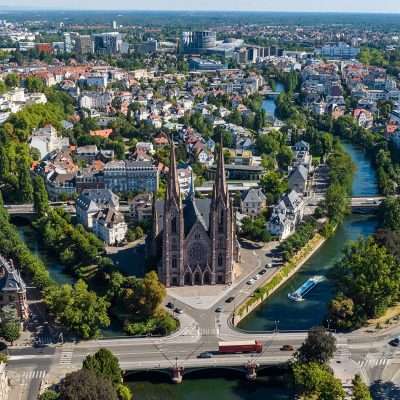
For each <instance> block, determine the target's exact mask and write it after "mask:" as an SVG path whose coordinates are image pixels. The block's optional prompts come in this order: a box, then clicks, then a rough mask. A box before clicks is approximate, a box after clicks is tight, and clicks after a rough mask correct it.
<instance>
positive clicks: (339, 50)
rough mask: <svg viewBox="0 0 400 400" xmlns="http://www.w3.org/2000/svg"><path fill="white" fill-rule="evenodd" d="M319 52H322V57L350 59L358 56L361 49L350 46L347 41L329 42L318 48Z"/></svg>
mask: <svg viewBox="0 0 400 400" xmlns="http://www.w3.org/2000/svg"><path fill="white" fill-rule="evenodd" d="M317 52H318V53H320V55H321V57H326V58H334V59H339V60H350V59H353V58H356V57H357V56H358V54H359V53H360V49H359V48H358V47H352V46H349V45H348V44H347V43H343V42H339V43H336V44H327V45H325V46H323V47H322V48H321V49H318V50H317Z"/></svg>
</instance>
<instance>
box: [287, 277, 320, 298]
mask: <svg viewBox="0 0 400 400" xmlns="http://www.w3.org/2000/svg"><path fill="white" fill-rule="evenodd" d="M324 279H325V278H324V277H323V276H321V275H315V276H313V277H312V278H310V279H308V280H307V281H305V282H304V283H303V284H302V285H301V286H300V287H299V288H298V289H297V290H296V291H294V292H292V293H289V294H288V298H289V299H290V300H293V301H303V300H304V296H306V295H307V294H308V293H310V292H311V290H313V289H314V288H315V286H317V285H318V283H320V282H322V281H323V280H324Z"/></svg>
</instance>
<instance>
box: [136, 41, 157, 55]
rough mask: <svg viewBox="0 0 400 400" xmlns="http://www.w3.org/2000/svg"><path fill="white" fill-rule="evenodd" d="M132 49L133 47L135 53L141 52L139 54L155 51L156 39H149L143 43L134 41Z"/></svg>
mask: <svg viewBox="0 0 400 400" xmlns="http://www.w3.org/2000/svg"><path fill="white" fill-rule="evenodd" d="M133 49H134V51H135V53H137V54H141V55H146V54H153V53H157V51H158V42H157V40H154V39H150V40H147V41H146V42H143V43H135V44H134V45H133Z"/></svg>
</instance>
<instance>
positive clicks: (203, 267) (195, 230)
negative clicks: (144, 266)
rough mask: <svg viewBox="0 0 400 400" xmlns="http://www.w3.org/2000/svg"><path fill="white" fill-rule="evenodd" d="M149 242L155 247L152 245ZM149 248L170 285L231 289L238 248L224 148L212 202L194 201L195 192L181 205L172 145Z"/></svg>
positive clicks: (220, 156) (154, 213)
mask: <svg viewBox="0 0 400 400" xmlns="http://www.w3.org/2000/svg"><path fill="white" fill-rule="evenodd" d="M150 242H151V243H150ZM149 245H150V246H152V255H153V256H154V257H156V258H158V259H160V262H159V267H158V273H159V277H160V280H161V281H162V282H163V283H164V284H165V285H166V286H167V287H169V286H185V285H214V284H230V283H231V282H232V281H233V264H234V262H235V261H238V260H239V245H238V242H237V240H236V227H235V222H234V218H233V208H232V205H231V201H230V198H229V192H228V188H227V184H226V179H225V167H224V158H223V152H222V146H221V150H220V154H219V160H218V166H217V171H216V180H215V183H214V188H213V193H212V198H211V199H196V198H195V196H194V190H193V188H192V189H191V191H190V193H189V195H188V196H187V197H186V198H185V199H184V200H182V196H181V192H180V187H179V179H178V173H177V167H176V160H175V149H174V146H172V151H171V163H170V171H169V177H168V184H167V192H166V197H165V200H164V201H155V202H154V206H153V234H152V236H151V238H150V241H149Z"/></svg>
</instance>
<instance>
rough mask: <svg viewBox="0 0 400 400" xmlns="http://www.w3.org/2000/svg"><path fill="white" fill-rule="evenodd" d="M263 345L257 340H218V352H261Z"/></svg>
mask: <svg viewBox="0 0 400 400" xmlns="http://www.w3.org/2000/svg"><path fill="white" fill-rule="evenodd" d="M262 350H263V345H262V343H261V342H260V341H258V340H238V341H235V342H219V343H218V351H219V353H225V354H229V353H261V352H262Z"/></svg>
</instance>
